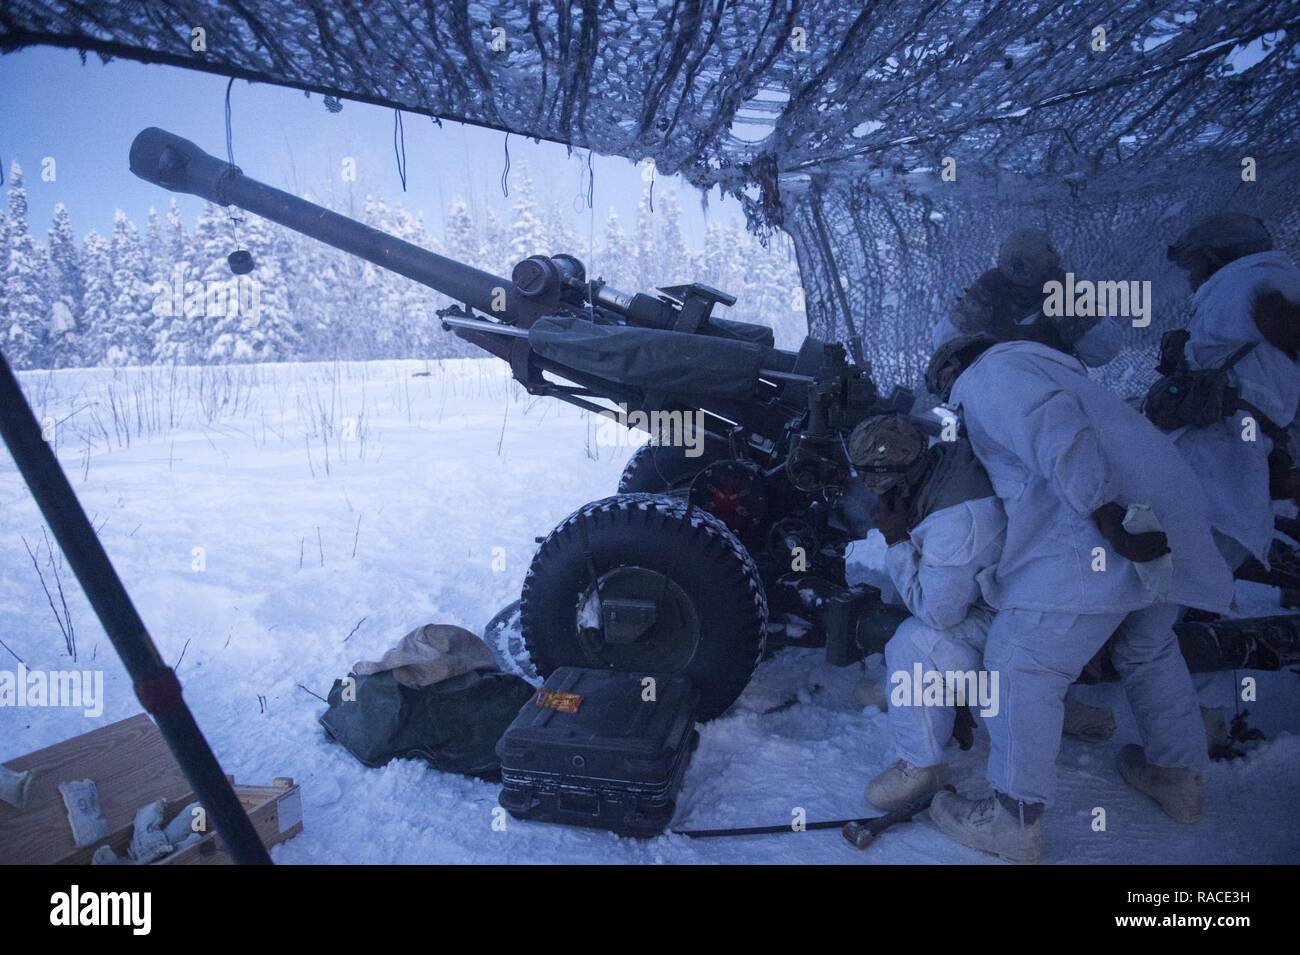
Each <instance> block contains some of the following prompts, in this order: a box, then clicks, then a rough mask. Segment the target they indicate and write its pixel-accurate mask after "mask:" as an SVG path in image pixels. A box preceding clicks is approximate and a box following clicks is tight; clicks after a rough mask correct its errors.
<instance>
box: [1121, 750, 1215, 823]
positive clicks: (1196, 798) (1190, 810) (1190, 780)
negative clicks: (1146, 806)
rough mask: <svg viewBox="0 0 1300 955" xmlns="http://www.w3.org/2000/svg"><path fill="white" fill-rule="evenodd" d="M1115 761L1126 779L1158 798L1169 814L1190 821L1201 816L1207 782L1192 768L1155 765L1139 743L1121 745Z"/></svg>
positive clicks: (1135, 787) (1141, 790)
mask: <svg viewBox="0 0 1300 955" xmlns="http://www.w3.org/2000/svg"><path fill="white" fill-rule="evenodd" d="M1115 765H1116V766H1118V767H1119V774H1120V775H1121V776H1123V777H1124V782H1126V783H1128V784H1129V785H1130V786H1132V787H1133V788H1134V789H1136V790H1137V791H1138V792H1140V793H1144V794H1146V795H1148V796H1150V797H1151V798H1152V799H1154V800H1155V801H1156V802H1158V803H1159V804H1160V808H1161V809H1163V810H1164V811H1165V813H1166V814H1167V815H1169V816H1171V817H1173V818H1174V819H1177V820H1178V821H1179V822H1187V823H1191V822H1195V821H1196V820H1198V819H1200V818H1201V799H1202V796H1203V794H1204V790H1205V786H1204V784H1203V783H1202V782H1201V777H1200V776H1198V775H1197V774H1196V773H1194V772H1192V770H1190V769H1180V768H1169V767H1166V766H1152V765H1151V764H1150V763H1148V762H1147V757H1146V754H1145V753H1144V752H1142V747H1141V746H1139V745H1138V744H1137V743H1129V744H1128V745H1127V746H1125V747H1124V748H1123V749H1121V750H1120V751H1119V754H1118V755H1117V756H1116V757H1115Z"/></svg>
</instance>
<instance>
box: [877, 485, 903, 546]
mask: <svg viewBox="0 0 1300 955" xmlns="http://www.w3.org/2000/svg"><path fill="white" fill-rule="evenodd" d="M871 516H872V519H873V521H874V522H875V525H876V530H878V531H880V533H881V534H882V535H884V538H885V543H886V544H888V545H889V546H891V547H892V546H893V545H895V544H898V543H901V542H903V541H905V540H907V504H906V502H905V501H904V500H903V496H902V495H901V494H896V493H894V492H892V491H891V492H887V493H885V494H882V495H881V496H880V497H879V498H877V499H876V509H875V511H874V512H873V513H872V515H871Z"/></svg>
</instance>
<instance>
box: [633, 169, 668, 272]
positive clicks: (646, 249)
mask: <svg viewBox="0 0 1300 955" xmlns="http://www.w3.org/2000/svg"><path fill="white" fill-rule="evenodd" d="M651 187H652V184H648V185H647V186H646V187H645V189H644V190H642V192H641V201H640V202H639V203H638V204H637V209H636V230H635V232H634V233H633V235H632V261H633V262H634V263H635V277H636V280H635V281H634V282H633V283H632V285H633V288H634V289H635V290H636V291H648V290H649V289H652V288H654V287H655V286H656V285H660V284H663V283H664V282H666V281H669V282H670V281H672V280H671V279H668V278H667V277H666V276H664V275H663V270H662V263H661V262H660V260H659V230H658V229H656V228H655V214H654V210H652V209H651V208H650V203H651V201H652V200H651V192H650V190H651Z"/></svg>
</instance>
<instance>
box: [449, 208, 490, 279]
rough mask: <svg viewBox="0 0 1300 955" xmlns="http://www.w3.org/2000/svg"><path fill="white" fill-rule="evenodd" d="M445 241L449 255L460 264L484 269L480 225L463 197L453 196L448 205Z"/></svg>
mask: <svg viewBox="0 0 1300 955" xmlns="http://www.w3.org/2000/svg"><path fill="white" fill-rule="evenodd" d="M442 233H443V241H444V243H445V244H446V246H447V254H448V255H450V256H451V257H452V258H453V259H456V260H457V261H459V262H466V263H468V264H470V265H474V266H478V267H479V268H482V265H481V264H480V257H481V256H482V253H483V245H482V239H481V238H480V236H479V230H478V225H477V223H475V221H474V216H473V214H472V213H471V212H470V209H469V203H468V202H466V201H465V198H464V197H463V196H453V197H452V200H451V202H450V203H448V204H447V213H446V215H445V216H444V217H443V227H442Z"/></svg>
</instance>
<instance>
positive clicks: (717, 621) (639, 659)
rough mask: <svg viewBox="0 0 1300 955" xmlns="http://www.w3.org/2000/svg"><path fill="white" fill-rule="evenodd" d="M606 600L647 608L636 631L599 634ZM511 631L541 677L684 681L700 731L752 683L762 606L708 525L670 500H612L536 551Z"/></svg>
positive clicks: (566, 525) (735, 543)
mask: <svg viewBox="0 0 1300 955" xmlns="http://www.w3.org/2000/svg"><path fill="white" fill-rule="evenodd" d="M602 601H605V603H603V604H602ZM615 601H620V602H623V605H624V606H633V607H635V606H640V607H646V606H651V607H653V613H652V614H651V615H650V617H648V618H646V620H645V622H644V623H643V624H642V625H641V626H643V627H644V629H643V630H641V631H640V632H623V633H618V632H616V631H614V630H613V629H612V628H611V627H609V626H607V624H608V622H609V620H610V614H609V612H608V611H611V610H612V609H613V608H614V606H615V604H614V602H615ZM520 622H521V626H522V630H523V636H524V643H525V645H526V646H527V648H528V653H529V656H530V657H531V658H532V661H533V663H535V664H536V666H537V669H538V672H539V673H541V674H542V675H543V676H548V675H549V674H550V673H551V672H552V671H554V670H555V669H556V668H557V667H560V666H581V667H592V668H597V669H611V670H627V671H633V672H649V673H653V672H660V673H664V672H684V673H686V674H687V675H688V676H689V677H690V678H691V680H692V682H693V683H694V684H695V686H696V687H697V688H698V689H699V691H700V707H699V711H698V714H697V715H698V718H699V719H701V720H708V719H713V718H714V717H716V716H720V715H721V714H722V713H723V712H724V711H725V710H726V709H727V708H728V707H729V706H731V704H732V703H734V702H735V701H736V698H737V697H738V696H740V694H741V691H743V690H744V689H745V686H746V684H748V683H749V678H750V676H751V675H752V674H753V672H754V667H755V665H756V664H757V663H758V660H759V659H760V657H761V656H762V653H763V643H764V638H765V635H766V629H767V598H766V596H765V594H764V591H763V583H762V580H761V579H760V577H759V573H758V567H757V565H755V563H754V560H753V558H751V557H750V556H749V553H748V551H746V550H745V548H744V547H743V546H742V545H741V543H740V541H739V540H737V539H736V536H735V535H734V534H732V533H731V531H729V530H728V529H727V527H726V525H725V524H723V523H722V522H721V521H719V520H718V519H717V518H715V517H714V516H713V515H711V514H708V513H706V512H704V511H701V510H700V509H699V508H696V507H690V506H689V505H688V504H687V502H685V501H683V500H680V499H678V498H673V497H666V496H659V495H654V494H618V495H615V496H613V497H607V498H605V499H603V500H600V501H596V502H594V503H592V504H588V505H587V506H586V507H583V508H580V509H579V510H578V511H576V512H575V513H574V514H572V515H571V516H570V517H569V518H568V519H567V520H565V521H564V522H563V523H562V524H560V526H559V527H557V528H556V529H555V530H554V531H552V532H551V534H550V536H548V537H547V538H546V540H545V541H543V542H542V545H541V547H540V548H538V550H537V554H536V555H535V556H534V557H533V562H532V565H531V566H530V567H529V569H528V575H527V577H525V578H524V588H523V595H522V598H521V603H520ZM635 629H636V628H635V627H634V628H633V630H635Z"/></svg>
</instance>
